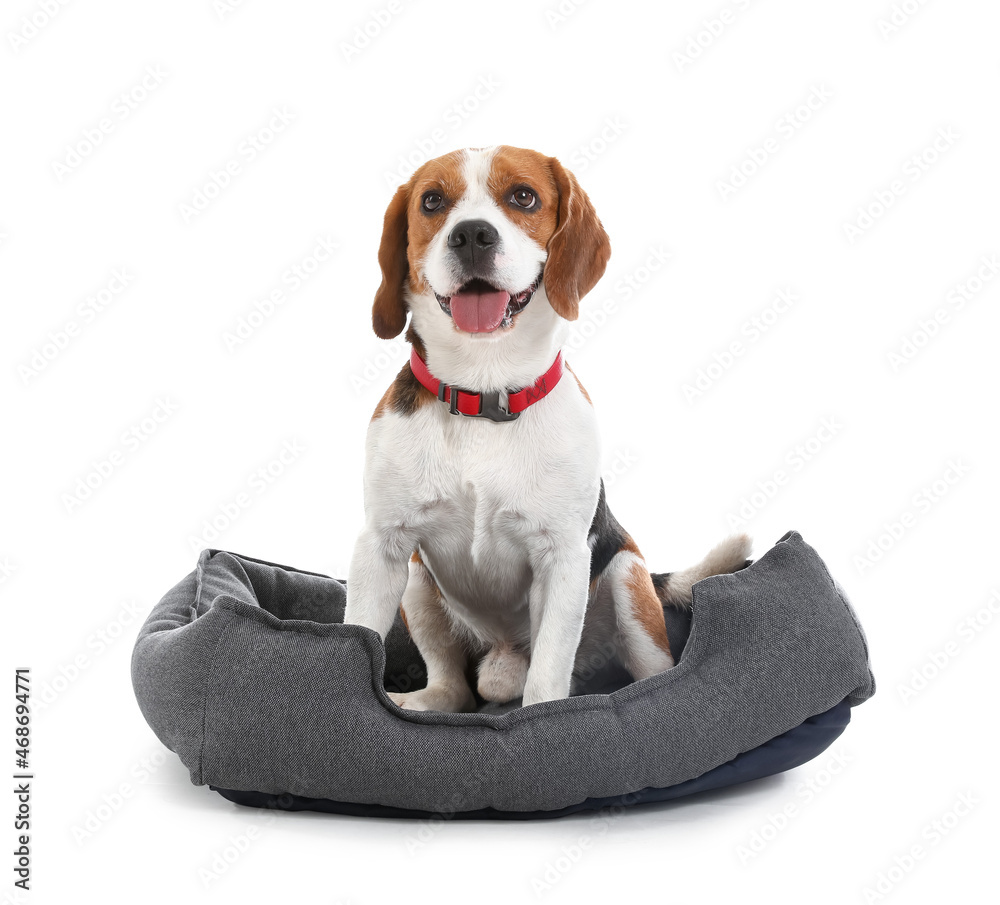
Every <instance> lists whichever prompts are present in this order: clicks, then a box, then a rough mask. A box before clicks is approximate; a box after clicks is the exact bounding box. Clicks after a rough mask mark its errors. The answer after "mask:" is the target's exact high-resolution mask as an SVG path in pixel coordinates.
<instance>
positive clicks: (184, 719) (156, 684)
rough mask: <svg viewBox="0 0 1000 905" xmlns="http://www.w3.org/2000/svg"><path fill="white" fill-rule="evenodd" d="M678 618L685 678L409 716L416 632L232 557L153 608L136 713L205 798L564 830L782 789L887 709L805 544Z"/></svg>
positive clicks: (701, 597)
mask: <svg viewBox="0 0 1000 905" xmlns="http://www.w3.org/2000/svg"><path fill="white" fill-rule="evenodd" d="M693 594H694V602H693V605H692V608H691V610H690V612H680V611H677V610H675V609H674V608H672V607H667V608H665V615H666V617H667V628H668V634H669V636H670V641H671V647H672V649H673V652H674V655H675V657H676V658H677V661H678V662H677V666H676V667H674V668H673V669H671V670H668V671H667V672H664V673H661V674H659V675H657V676H653V677H651V678H648V679H643V680H641V681H638V682H633V681H631V680H630V677H629V676H628V675H627V674H626V673H624V672H621V671H616V669H615V668H613V667H612V666H611V665H609V664H601V663H599V662H598V663H595V664H593V668H592V669H590V670H589V672H590V675H589V676H588V678H587V681H586V682H585V684H584V685H583V686H582V687H581V688H580V691H581V692H582V693H579V694H576V695H574V696H573V697H570V698H566V699H564V700H559V701H547V702H544V703H540V704H534V705H531V706H529V707H517V706H514V707H511V708H508V709H506V710H505V709H504V708H502V707H498V706H496V705H485V706H484V707H483V708H482V709H481V710H480V711H479V712H475V713H458V714H452V713H439V712H413V711H408V710H402V709H400V708H398V707H397V706H396V705H395V704H393V703H392V702H391V701H390V700H389V698H388V697H387V695H386V689H388V690H389V691H406V690H412V689H414V688H419V687H421V686H422V685H423V684H424V682H425V680H426V674H425V672H424V667H423V662H422V660H421V658H420V655H419V653H418V652H417V650H416V647H415V646H414V645H413V643H412V641H411V640H410V638H409V635H408V634H407V631H406V628H405V625H404V623H403V621H402V619H401V618H400V617H399V615H398V614H397V617H396V622H395V624H394V625H393V627H392V629H391V631H390V632H389V634H388V636H387V637H386V639H385V643H384V645H383V643H382V641H381V639H380V638H379V636H378V634H377V633H375V632H373V631H371V630H370V629H367V628H363V627H361V626H356V625H344V624H343V622H342V621H341V620H342V619H343V614H344V605H345V599H346V592H345V585H344V583H343V582H341V581H337V580H336V579H333V578H329V577H327V576H324V575H319V574H316V573H313V572H304V571H301V570H298V569H293V568H289V567H287V566H281V565H277V564H274V563H268V562H264V561H262V560H258V559H253V558H250V557H247V556H240V555H237V554H235V553H229V552H224V551H218V550H206V551H204V552H203V553H202V554H201V556H200V558H199V560H198V564H197V566H196V568H195V569H194V571H192V572H191V573H190V574H189V575H188V576H186V577H185V578H184V579H183V580H182V581H181V582H179V583H178V584H177V585H176V586H175V587H174V588H173V589H171V590H170V591H168V592H167V594H166V595H165V596H164V597H163V599H162V600H161V601H160V602H159V603H158V604H157V605H156V607H155V608H154V609H153V611H152V612H151V614H150V615H149V617H148V619H147V620H146V622H145V624H144V625H143V627H142V629H141V630H140V632H139V636H138V639H137V641H136V644H135V648H134V651H133V655H132V681H133V686H134V689H135V693H136V697H137V699H138V702H139V707H140V709H141V711H142V713H143V716H144V717H145V718H146V721H147V722H148V723H149V725H150V727H151V728H152V729H153V731H154V732H155V733H156V735H157V737H158V738H159V739H160V740H161V741H162V742H163V744H164V745H166V746H167V747H168V748H170V749H171V750H172V751H174V752H176V753H177V755H178V756H179V757H180V759H181V761H182V762H183V763H184V765H185V766H186V767H187V768H188V769H189V770H190V772H191V780H192V782H193V783H195V784H196V785H208V786H209V787H210V788H211V789H213V790H215V791H217V792H219V793H220V794H222V795H223V796H225V797H226V798H228V799H230V800H231V801H235V802H238V803H240V804H245V805H252V806H257V807H273V808H282V809H287V810H300V809H310V810H319V811H330V812H336V813H344V814H358V815H375V816H411V817H427V816H431V815H446V816H448V817H479V818H482V817H494V818H526V817H554V816H560V815H563V814H568V813H572V812H573V811H577V810H581V809H586V808H601V807H606V806H609V805H616V804H621V805H625V804H637V803H641V802H647V801H662V800H666V799H669V798H676V797H679V796H682V795H687V794H691V793H694V792H699V791H703V790H706V789H712V788H718V787H721V786H726V785H732V784H734V783H738V782H745V781H747V780H751V779H756V778H758V777H761V776H767V775H770V774H773V773H777V772H781V771H783V770H788V769H790V768H792V767H795V766H798V765H800V764H802V763H805V762H806V761H808V760H810V759H811V758H813V757H815V756H816V755H817V754H819V753H820V752H821V751H823V750H824V749H825V748H826V747H828V746H829V745H830V744H831V743H832V742H833V741H834V740H835V739H836V738H837V736H838V735H840V733H841V732H842V731H843V729H844V727H845V726H846V725H847V723H848V721H849V720H850V711H851V708H852V707H853V706H855V705H857V704H860V703H861V702H863V701H865V700H866V699H867V698H869V697H870V696H871V695H872V694H873V693H874V690H875V686H874V679H873V677H872V674H871V670H870V667H869V662H868V649H867V644H866V641H865V637H864V634H863V632H862V630H861V627H860V625H859V624H858V621H857V618H856V616H855V614H854V611H853V609H852V608H851V605H850V604H849V602H848V601H847V599H846V597H845V596H844V594H843V591H842V590H841V588H840V586H839V585H838V584H837V583H836V582H835V581H834V580H833V578H831V576H830V574H829V572H828V570H827V568H826V566H825V564H824V563H823V561H822V560H821V559H820V557H819V556H818V555H817V553H816V552H815V550H813V548H812V547H810V546H809V545H808V544H807V543H806V542H805V541H804V540H803V539H802V537H801V536H800V535H799V534H798V533H797V532H794V531H791V532H789V533H787V534H786V535H785V536H784V537H782V538H781V539H780V540H779V541H778V542H777V543H776V544H775V545H774V546H773V547H772V548H771V549H770V550H768V551H767V552H766V553H765V554H764V555H763V556H762V557H761V558H760V559H759V560H757V561H756V562H753V563H752V564H750V565H749V566H748V567H746V568H745V569H742V570H741V571H739V572H736V573H733V574H731V575H716V576H713V577H711V578H707V579H705V580H703V581H701V582H698V583H697V584H696V585H695V586H694V589H693Z"/></svg>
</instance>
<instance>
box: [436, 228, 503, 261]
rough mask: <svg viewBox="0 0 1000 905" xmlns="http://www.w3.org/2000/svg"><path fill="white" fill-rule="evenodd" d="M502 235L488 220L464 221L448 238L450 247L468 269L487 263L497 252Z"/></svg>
mask: <svg viewBox="0 0 1000 905" xmlns="http://www.w3.org/2000/svg"><path fill="white" fill-rule="evenodd" d="M499 241H500V233H498V232H497V230H496V227H494V226H493V225H492V224H491V223H489V222H488V221H486V220H462V221H461V223H457V224H456V225H455V228H454V229H453V230H452V231H451V234H450V235H449V236H448V247H449V248H450V249H451V250H452V251H454V252H455V254H456V255H457V256H458V259H459V260H460V261H461V262H462V263H463V264H465V265H466V266H467V267H472V266H473V265H475V264H479V263H485V262H486V260H488V259H489V258H491V257H492V256H493V253H494V252H495V251H496V246H497V243H499Z"/></svg>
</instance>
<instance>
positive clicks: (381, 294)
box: [372, 182, 410, 339]
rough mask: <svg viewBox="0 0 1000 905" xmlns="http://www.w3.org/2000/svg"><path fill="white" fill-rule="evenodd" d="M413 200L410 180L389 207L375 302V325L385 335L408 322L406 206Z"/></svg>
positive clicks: (386, 212) (373, 307)
mask: <svg viewBox="0 0 1000 905" xmlns="http://www.w3.org/2000/svg"><path fill="white" fill-rule="evenodd" d="M409 203H410V183H409V182H407V183H406V184H405V185H401V186H400V187H399V188H398V189H396V194H395V195H393V196H392V201H390V202H389V206H388V207H387V208H386V210H385V221H384V223H383V225H382V241H381V243H380V244H379V247H378V263H379V267H381V268H382V283H381V284H380V285H379V287H378V291H377V292H376V293H375V303H374V304H373V305H372V327H373V328H374V330H375V332H376V334H378V335H379V336H380V337H381V338H382V339H392V338H393V337H394V336H399V334H400V333H402V332H403V327H405V326H406V303H405V302H404V301H403V284H404V282H405V281H406V275H407V273H408V272H409V266H408V264H407V262H406V208H407V206H408V205H409Z"/></svg>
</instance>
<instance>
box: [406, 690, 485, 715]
mask: <svg viewBox="0 0 1000 905" xmlns="http://www.w3.org/2000/svg"><path fill="white" fill-rule="evenodd" d="M387 694H388V695H389V700H390V701H392V702H393V703H394V704H395V705H396V706H397V707H401V708H402V709H403V710H443V711H445V712H446V713H466V712H468V711H471V710H475V709H476V698H475V696H474V695H473V694H472V689H471V688H469V686H468V685H466V686H465V687H464V688H462V687H459V686H456V685H429V686H428V687H427V688H421V689H419V690H418V691H405V692H404V691H390V692H387Z"/></svg>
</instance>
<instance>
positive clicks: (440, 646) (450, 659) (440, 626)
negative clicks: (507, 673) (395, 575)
mask: <svg viewBox="0 0 1000 905" xmlns="http://www.w3.org/2000/svg"><path fill="white" fill-rule="evenodd" d="M409 568H410V574H409V579H408V580H407V583H406V590H405V591H404V592H403V600H402V608H403V618H404V620H405V621H406V627H407V629H409V632H410V636H411V637H412V638H413V642H414V643H415V644H416V645H417V649H418V650H419V651H420V656H421V657H423V658H424V663H425V664H426V665H427V685H426V687H424V688H420V689H418V690H417V691H409V692H389V697H390V698H391V699H392V700H393V701H394V702H395V703H396V704H398V705H399V706H400V707H403V708H405V709H407V710H445V711H449V712H452V713H458V712H462V711H469V710H475V709H476V699H475V696H474V695H473V693H472V689H471V688H470V687H469V682H468V680H467V679H466V677H465V667H466V663H467V660H468V652H467V651H466V648H465V645H464V644H463V643H462V639H461V638H460V637H457V636H456V634H455V629H454V626H453V625H452V624H451V620H450V619H449V618H448V614H447V613H446V612H445V609H444V603H443V602H442V600H441V594H440V592H439V591H438V587H437V585H436V584H435V583H434V579H433V577H432V576H431V574H430V572H428V570H427V567H426V566H425V565H424V564H423V562H421V560H420V557H419V555H418V554H416V553H414V554H413V559H411V560H410V566H409Z"/></svg>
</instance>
